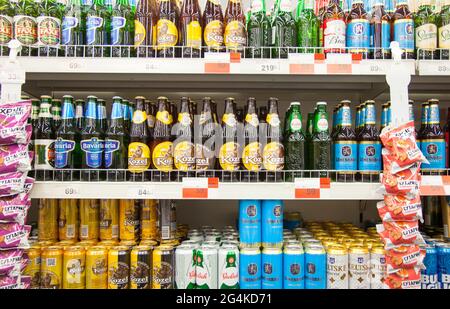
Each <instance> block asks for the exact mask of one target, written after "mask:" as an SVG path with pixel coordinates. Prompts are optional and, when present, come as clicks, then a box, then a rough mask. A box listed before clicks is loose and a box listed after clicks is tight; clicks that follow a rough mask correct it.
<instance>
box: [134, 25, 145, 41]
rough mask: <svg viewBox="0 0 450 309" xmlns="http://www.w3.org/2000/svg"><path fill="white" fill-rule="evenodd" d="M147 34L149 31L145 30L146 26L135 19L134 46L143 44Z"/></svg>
mask: <svg viewBox="0 0 450 309" xmlns="http://www.w3.org/2000/svg"><path fill="white" fill-rule="evenodd" d="M146 36H147V31H146V30H145V26H144V25H143V24H142V23H141V22H140V21H139V20H135V21H134V47H138V46H141V45H142V43H144V41H145V37H146Z"/></svg>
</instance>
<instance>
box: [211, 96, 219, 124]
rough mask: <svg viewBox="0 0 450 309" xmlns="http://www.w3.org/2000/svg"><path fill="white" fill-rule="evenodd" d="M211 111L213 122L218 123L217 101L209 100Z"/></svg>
mask: <svg viewBox="0 0 450 309" xmlns="http://www.w3.org/2000/svg"><path fill="white" fill-rule="evenodd" d="M211 111H212V113H213V119H214V123H216V124H219V116H217V103H216V101H214V100H211Z"/></svg>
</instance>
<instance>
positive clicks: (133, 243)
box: [118, 240, 137, 250]
mask: <svg viewBox="0 0 450 309" xmlns="http://www.w3.org/2000/svg"><path fill="white" fill-rule="evenodd" d="M136 245H137V242H136V241H134V240H122V241H121V242H119V244H118V246H125V247H128V248H130V250H131V248H133V247H134V246H136Z"/></svg>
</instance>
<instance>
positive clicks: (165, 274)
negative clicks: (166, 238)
mask: <svg viewBox="0 0 450 309" xmlns="http://www.w3.org/2000/svg"><path fill="white" fill-rule="evenodd" d="M174 281H175V250H174V247H172V246H168V245H161V246H159V247H156V248H155V249H153V273H152V289H173V288H174Z"/></svg>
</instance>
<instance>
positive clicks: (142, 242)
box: [139, 239, 158, 248]
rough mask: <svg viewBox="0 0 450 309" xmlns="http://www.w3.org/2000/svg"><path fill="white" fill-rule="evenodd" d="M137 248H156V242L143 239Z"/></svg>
mask: <svg viewBox="0 0 450 309" xmlns="http://www.w3.org/2000/svg"><path fill="white" fill-rule="evenodd" d="M139 246H151V247H153V248H154V247H156V246H158V242H157V241H156V240H152V239H144V240H141V242H140V243H139Z"/></svg>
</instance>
